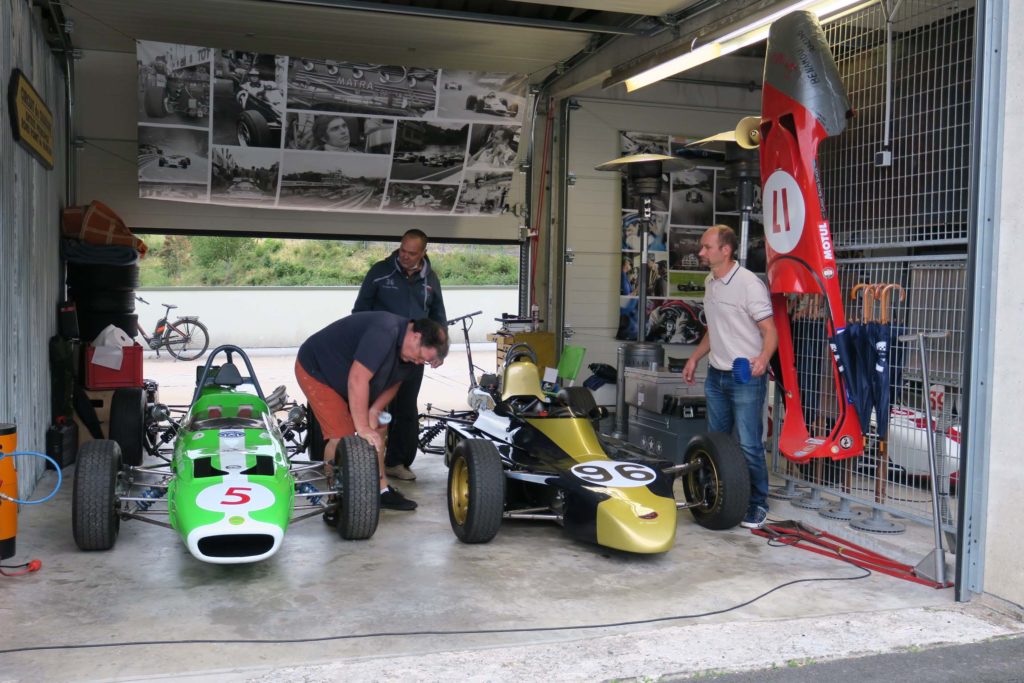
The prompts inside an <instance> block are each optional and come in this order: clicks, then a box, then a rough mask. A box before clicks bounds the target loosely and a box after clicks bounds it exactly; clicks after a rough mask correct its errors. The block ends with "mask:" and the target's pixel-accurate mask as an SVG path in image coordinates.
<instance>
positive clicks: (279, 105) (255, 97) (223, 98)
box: [213, 50, 287, 149]
mask: <svg viewBox="0 0 1024 683" xmlns="http://www.w3.org/2000/svg"><path fill="white" fill-rule="evenodd" d="M286 61H287V58H286V57H275V56H274V55H268V54H258V53H254V52H243V51H238V50H220V51H219V52H218V53H217V56H216V58H215V63H214V77H215V78H214V85H213V142H214V144H216V145H236V146H239V147H273V148H275V149H279V148H280V147H281V126H282V119H283V116H284V83H285V62H286Z"/></svg>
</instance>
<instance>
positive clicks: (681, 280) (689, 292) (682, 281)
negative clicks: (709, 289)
mask: <svg viewBox="0 0 1024 683" xmlns="http://www.w3.org/2000/svg"><path fill="white" fill-rule="evenodd" d="M707 275H708V274H707V272H703V273H701V272H672V273H669V276H668V290H669V294H670V295H671V296H675V297H679V298H683V299H689V298H695V299H703V298H704V278H706V277H707Z"/></svg>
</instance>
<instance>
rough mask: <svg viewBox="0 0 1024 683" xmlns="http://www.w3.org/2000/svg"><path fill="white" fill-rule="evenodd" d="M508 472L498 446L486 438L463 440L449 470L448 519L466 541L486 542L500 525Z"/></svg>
mask: <svg viewBox="0 0 1024 683" xmlns="http://www.w3.org/2000/svg"><path fill="white" fill-rule="evenodd" d="M504 511H505V472H504V469H503V468H502V465H501V456H500V455H499V454H498V449H497V448H496V447H495V446H494V444H493V443H491V442H490V441H485V440H484V439H464V440H463V441H460V442H459V444H458V445H457V446H456V447H455V452H454V453H452V464H451V467H450V468H449V469H448V520H449V521H450V522H451V525H452V531H454V532H455V535H456V536H457V537H458V539H459V540H460V541H462V542H463V543H487V542H488V541H490V540H491V539H493V538H494V537H495V536H496V535H497V533H498V529H499V528H500V527H501V520H502V515H503V513H504Z"/></svg>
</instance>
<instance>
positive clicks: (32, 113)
mask: <svg viewBox="0 0 1024 683" xmlns="http://www.w3.org/2000/svg"><path fill="white" fill-rule="evenodd" d="M7 103H8V105H9V106H10V111H11V133H12V135H13V136H14V140H15V142H18V143H19V144H21V146H22V147H24V148H25V149H27V150H28V151H29V153H30V154H32V156H34V157H35V158H36V159H38V160H39V163H41V164H42V165H43V166H45V167H46V168H47V170H49V169H52V168H53V114H52V113H50V108H49V107H47V106H46V103H45V102H43V98H42V97H40V96H39V93H38V92H36V89H35V88H33V87H32V83H30V82H29V80H28V78H26V76H25V74H23V73H22V72H21V70H20V69H14V70H12V72H11V81H10V85H9V87H8V89H7Z"/></svg>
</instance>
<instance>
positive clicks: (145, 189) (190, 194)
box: [139, 180, 210, 201]
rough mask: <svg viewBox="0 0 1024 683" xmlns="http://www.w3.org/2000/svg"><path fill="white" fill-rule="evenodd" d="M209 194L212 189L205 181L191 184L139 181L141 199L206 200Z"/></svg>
mask: <svg viewBox="0 0 1024 683" xmlns="http://www.w3.org/2000/svg"><path fill="white" fill-rule="evenodd" d="M209 196H210V191H209V188H208V187H207V186H206V183H205V182H204V183H203V184H202V185H191V184H186V183H161V182H144V181H141V180H140V181H139V197H140V198H141V199H170V200H175V201H206V200H207V199H208V198H209Z"/></svg>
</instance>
